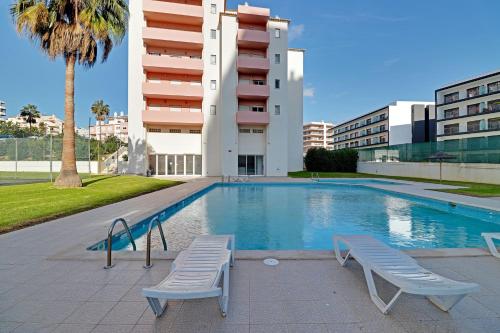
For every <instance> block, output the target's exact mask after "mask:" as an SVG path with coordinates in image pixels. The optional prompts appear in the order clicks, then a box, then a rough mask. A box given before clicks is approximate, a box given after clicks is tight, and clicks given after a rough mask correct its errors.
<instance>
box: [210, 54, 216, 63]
mask: <svg viewBox="0 0 500 333" xmlns="http://www.w3.org/2000/svg"><path fill="white" fill-rule="evenodd" d="M210 65H217V56H216V55H215V54H212V55H211V56H210Z"/></svg>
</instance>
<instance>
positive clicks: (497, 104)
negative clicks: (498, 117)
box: [488, 99, 500, 112]
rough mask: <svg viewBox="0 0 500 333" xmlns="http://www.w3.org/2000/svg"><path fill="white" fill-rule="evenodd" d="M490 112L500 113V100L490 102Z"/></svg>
mask: <svg viewBox="0 0 500 333" xmlns="http://www.w3.org/2000/svg"><path fill="white" fill-rule="evenodd" d="M488 111H489V112H497V111H500V99H497V100H494V101H489V102H488Z"/></svg>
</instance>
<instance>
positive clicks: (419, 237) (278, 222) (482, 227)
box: [89, 182, 500, 250]
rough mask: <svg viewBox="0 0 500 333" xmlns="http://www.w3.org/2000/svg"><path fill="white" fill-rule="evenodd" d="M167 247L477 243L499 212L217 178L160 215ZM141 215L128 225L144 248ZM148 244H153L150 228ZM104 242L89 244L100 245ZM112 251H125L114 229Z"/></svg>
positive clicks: (362, 191)
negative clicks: (362, 240)
mask: <svg viewBox="0 0 500 333" xmlns="http://www.w3.org/2000/svg"><path fill="white" fill-rule="evenodd" d="M161 219H162V220H163V221H164V222H163V223H162V225H163V230H164V232H165V235H166V238H167V243H168V246H169V250H182V249H184V248H186V247H187V246H188V245H189V243H190V242H191V240H192V239H193V238H194V237H195V236H196V235H200V234H211V235H215V234H235V235H236V248H237V249H240V250H329V249H332V235H334V234H370V235H372V236H373V237H375V238H377V239H379V240H381V241H383V242H385V243H386V244H388V245H390V246H393V247H396V248H403V249H414V248H467V247H485V246H486V244H485V243H484V241H483V239H482V238H481V236H480V234H481V232H500V213H499V212H493V211H488V210H483V209H476V208H471V207H467V206H460V205H458V206H456V205H450V204H449V203H446V202H441V201H437V200H430V199H423V198H420V197H414V196H408V195H402V194H397V193H395V192H389V191H384V190H378V189H374V188H370V187H367V186H358V185H355V186H350V185H345V184H332V183H323V182H321V183H315V184H276V183H275V184H249V183H247V184H217V185H214V186H212V187H210V188H209V189H206V190H204V191H202V192H201V193H199V194H196V195H194V196H192V197H191V198H188V199H186V200H185V201H183V202H181V203H179V204H178V205H176V206H174V207H169V208H168V209H166V210H165V211H163V212H162V213H161ZM148 221H149V220H148V219H147V220H145V221H143V222H141V223H138V224H137V225H135V226H134V227H133V228H131V229H132V233H133V236H134V238H135V239H136V245H137V248H138V250H143V249H144V248H145V243H146V239H145V238H146V237H145V233H146V230H147V223H148ZM153 247H154V248H156V249H161V241H160V239H159V234H158V232H157V230H155V232H154V233H153ZM105 248H106V243H105V242H101V243H98V244H96V245H94V246H92V247H91V248H89V249H91V250H103V249H105ZM113 249H116V250H126V249H131V245H130V243H129V241H128V240H127V238H126V236H125V235H123V234H121V235H117V236H116V238H115V240H114V242H113Z"/></svg>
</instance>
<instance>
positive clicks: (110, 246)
mask: <svg viewBox="0 0 500 333" xmlns="http://www.w3.org/2000/svg"><path fill="white" fill-rule="evenodd" d="M118 222H121V223H122V224H123V228H124V229H125V231H126V232H127V235H128V238H129V240H130V243H132V248H133V249H134V251H135V250H136V249H137V247H136V246H135V242H134V238H133V237H132V233H131V232H130V229H129V228H128V224H127V221H125V219H123V218H118V219H116V220H114V221H113V223H112V224H111V225H110V226H109V229H108V256H107V260H106V266H104V269H110V268H112V267H113V266H114V265H112V264H111V251H112V250H113V229H114V228H115V225H116V224H117V223H118Z"/></svg>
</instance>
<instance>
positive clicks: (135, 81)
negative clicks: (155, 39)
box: [128, 1, 147, 174]
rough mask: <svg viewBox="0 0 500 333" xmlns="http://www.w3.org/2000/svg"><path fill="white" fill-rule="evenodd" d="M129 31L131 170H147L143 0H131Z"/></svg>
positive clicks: (129, 141)
mask: <svg viewBox="0 0 500 333" xmlns="http://www.w3.org/2000/svg"><path fill="white" fill-rule="evenodd" d="M129 6H130V8H129V9H130V19H129V31H128V49H129V51H128V120H129V122H128V146H129V147H128V151H129V154H128V155H129V172H130V173H138V174H144V173H145V172H146V161H147V156H146V155H147V149H146V144H145V139H146V135H145V130H144V128H143V125H142V111H143V110H144V108H145V103H144V100H143V96H142V82H144V74H143V69H142V55H143V54H145V53H146V51H145V49H144V43H143V41H142V27H143V26H144V25H145V21H144V15H143V11H142V1H130V3H129Z"/></svg>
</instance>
